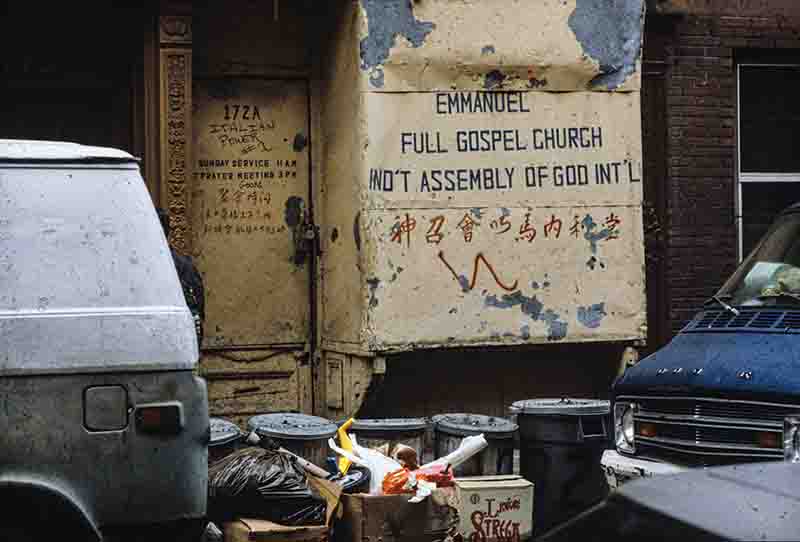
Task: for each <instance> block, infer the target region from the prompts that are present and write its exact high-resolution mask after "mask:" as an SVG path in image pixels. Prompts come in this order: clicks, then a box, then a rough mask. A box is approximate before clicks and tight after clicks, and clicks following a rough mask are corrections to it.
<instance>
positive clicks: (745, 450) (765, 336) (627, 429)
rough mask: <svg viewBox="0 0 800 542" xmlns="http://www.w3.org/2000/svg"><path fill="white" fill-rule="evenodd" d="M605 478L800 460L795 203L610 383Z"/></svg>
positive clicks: (798, 212)
mask: <svg viewBox="0 0 800 542" xmlns="http://www.w3.org/2000/svg"><path fill="white" fill-rule="evenodd" d="M612 403H613V406H612V408H613V415H614V426H615V432H614V439H615V448H616V449H615V450H607V451H606V452H605V453H604V455H603V459H602V464H603V468H604V469H605V472H606V476H607V479H608V481H609V484H610V485H611V486H612V487H616V486H619V485H620V484H622V483H624V482H626V481H627V480H630V479H631V478H639V477H642V476H652V475H657V474H667V473H674V472H679V471H682V470H685V469H687V468H691V467H699V466H716V465H725V464H731V463H748V462H758V461H770V460H772V461H775V460H783V459H786V460H788V461H798V460H800V433H798V426H799V425H800V204H796V205H794V206H792V207H790V208H788V209H786V210H785V211H783V212H782V213H781V214H780V215H779V216H778V217H777V219H776V220H775V222H774V223H773V224H772V226H771V227H770V229H769V230H768V231H767V233H766V234H765V235H764V237H763V238H762V239H761V240H760V242H759V243H758V245H757V246H756V247H755V249H753V251H752V252H751V253H750V254H749V255H748V256H747V258H746V259H745V260H744V261H743V262H742V264H741V265H740V266H739V268H738V269H737V270H736V271H735V272H734V273H733V275H732V276H731V277H730V278H729V279H728V280H727V282H725V284H724V285H723V286H722V288H721V289H720V290H719V292H718V293H717V294H716V295H714V296H713V297H712V298H711V299H709V300H707V301H706V303H705V305H704V306H703V307H702V309H701V310H700V311H699V312H698V313H697V315H696V316H695V317H694V319H692V320H691V321H690V322H689V323H688V324H687V325H686V326H685V327H684V328H683V329H682V330H681V332H680V333H679V334H678V335H677V336H676V337H675V338H674V339H673V340H672V341H671V342H670V343H669V344H667V345H666V346H664V347H663V348H661V349H660V350H658V351H657V352H655V353H653V354H652V355H650V356H648V357H646V358H644V359H643V360H642V361H641V362H640V363H639V364H637V365H636V366H634V367H631V368H629V369H628V370H627V371H626V372H625V373H624V374H623V375H622V376H620V377H619V378H618V379H617V380H616V382H615V383H614V385H613V389H612Z"/></svg>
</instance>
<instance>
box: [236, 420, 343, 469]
mask: <svg viewBox="0 0 800 542" xmlns="http://www.w3.org/2000/svg"><path fill="white" fill-rule="evenodd" d="M247 427H248V429H250V431H254V432H255V433H256V435H258V436H259V437H269V438H271V439H273V440H274V441H275V442H277V443H278V444H280V445H281V446H283V447H284V448H286V449H287V450H289V451H290V452H292V453H294V454H297V455H299V456H300V457H302V458H304V459H307V460H308V461H311V462H312V463H314V464H315V465H317V466H319V467H322V468H325V460H326V458H327V457H328V439H329V438H330V437H332V436H334V435H335V434H336V429H337V427H336V424H334V423H333V422H332V421H330V420H327V419H325V418H320V417H319V416H310V415H308V414H298V413H295V412H276V413H272V414H260V415H258V416H253V417H252V418H250V419H249V420H248V421H247Z"/></svg>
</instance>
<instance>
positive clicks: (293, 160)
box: [192, 78, 310, 347]
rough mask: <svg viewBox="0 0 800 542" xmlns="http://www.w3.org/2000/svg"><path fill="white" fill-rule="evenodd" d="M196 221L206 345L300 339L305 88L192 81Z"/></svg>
mask: <svg viewBox="0 0 800 542" xmlns="http://www.w3.org/2000/svg"><path fill="white" fill-rule="evenodd" d="M193 122H194V125H195V129H194V145H195V148H194V149H195V154H194V170H193V179H192V180H193V183H194V200H193V212H194V228H195V232H196V236H195V239H196V241H195V250H194V252H195V253H196V254H197V265H198V267H199V268H200V270H201V271H202V273H203V276H204V280H205V284H206V292H207V301H206V312H207V321H206V326H205V329H206V339H205V346H206V347H240V346H254V345H276V344H303V343H305V342H306V341H307V340H308V330H309V304H310V302H309V270H308V263H307V258H306V256H307V254H305V253H304V250H305V246H306V244H305V241H304V238H303V236H304V227H305V224H306V223H307V221H308V206H307V200H308V192H309V159H308V91H307V84H306V83H305V82H303V81H285V80H284V81H275V80H260V79H236V78H227V79H219V80H196V81H195V90H194V115H193Z"/></svg>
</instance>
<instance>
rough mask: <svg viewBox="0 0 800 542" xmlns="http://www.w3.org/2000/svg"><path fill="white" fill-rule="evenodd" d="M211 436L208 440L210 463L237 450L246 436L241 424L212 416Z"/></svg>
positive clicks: (210, 420)
mask: <svg viewBox="0 0 800 542" xmlns="http://www.w3.org/2000/svg"><path fill="white" fill-rule="evenodd" d="M209 422H210V424H211V438H210V440H209V442H208V464H209V465H211V464H212V463H214V462H216V461H219V460H220V459H222V458H223V457H225V456H226V455H228V454H230V453H232V452H234V451H236V449H237V448H238V446H239V443H241V442H242V439H243V438H244V433H243V432H242V430H241V429H239V426H238V425H236V424H235V423H233V422H232V421H229V420H226V419H224V418H211V419H209Z"/></svg>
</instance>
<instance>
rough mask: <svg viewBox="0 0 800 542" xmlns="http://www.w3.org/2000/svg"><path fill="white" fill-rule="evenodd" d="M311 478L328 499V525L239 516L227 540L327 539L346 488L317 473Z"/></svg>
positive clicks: (317, 541) (227, 527) (323, 541)
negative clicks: (316, 476)
mask: <svg viewBox="0 0 800 542" xmlns="http://www.w3.org/2000/svg"><path fill="white" fill-rule="evenodd" d="M308 481H309V484H310V485H311V486H313V487H314V489H316V491H317V492H318V493H319V494H320V495H321V496H322V497H323V498H324V499H325V501H326V502H327V507H326V511H325V524H324V525H309V526H306V525H303V526H299V527H289V526H286V525H280V524H278V523H273V522H271V521H267V520H263V519H255V518H237V519H236V520H234V521H230V522H228V523H226V524H225V525H224V527H223V532H224V534H225V542H327V540H328V534H329V532H330V527H331V523H332V520H333V517H334V514H336V513H337V512H339V509H338V507H339V500H340V499H341V496H342V488H341V486H340V485H339V484H336V483H334V482H329V481H328V480H322V479H320V478H315V477H313V476H309V477H308Z"/></svg>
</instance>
